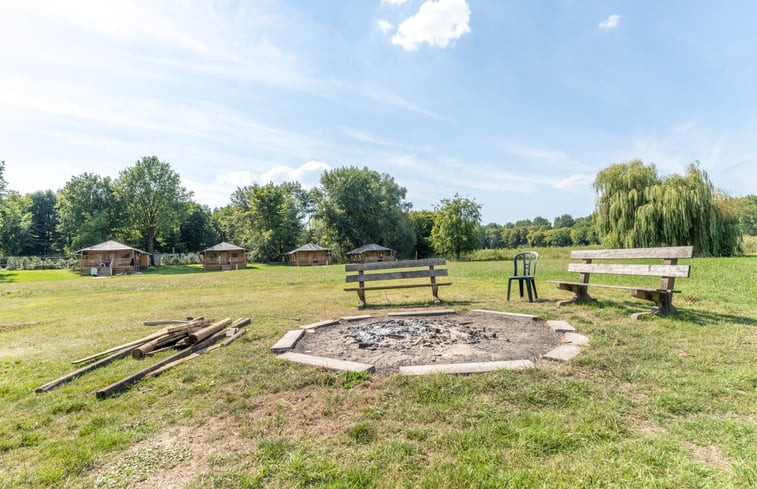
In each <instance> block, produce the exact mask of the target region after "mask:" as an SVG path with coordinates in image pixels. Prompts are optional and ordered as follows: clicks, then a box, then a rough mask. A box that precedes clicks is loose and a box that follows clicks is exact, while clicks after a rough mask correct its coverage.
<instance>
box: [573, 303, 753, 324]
mask: <svg viewBox="0 0 757 489" xmlns="http://www.w3.org/2000/svg"><path fill="white" fill-rule="evenodd" d="M565 307H582V308H589V309H614V310H616V311H617V312H618V314H621V315H626V316H630V315H631V314H634V313H637V312H648V311H651V310H652V303H651V302H650V303H649V306H646V305H645V304H643V303H637V302H630V301H623V302H616V301H603V300H597V301H596V302H576V303H573V304H568V305H566V306H565ZM675 307H676V309H677V310H678V312H676V313H674V314H668V315H664V316H656V315H650V316H645V317H644V320H647V321H648V320H653V319H654V318H656V317H664V318H666V319H670V320H672V321H676V322H681V323H691V324H696V325H698V326H714V325H717V324H721V323H735V324H740V325H744V326H757V319H755V318H752V317H745V316H736V315H733V314H719V313H716V312H710V311H701V310H697V311H695V310H691V309H684V308H681V307H679V306H678V305H676V306H675Z"/></svg>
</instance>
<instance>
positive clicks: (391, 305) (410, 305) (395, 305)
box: [362, 301, 476, 311]
mask: <svg viewBox="0 0 757 489" xmlns="http://www.w3.org/2000/svg"><path fill="white" fill-rule="evenodd" d="M472 304H476V302H472V301H442V302H441V303H440V304H434V302H433V301H412V302H378V303H373V304H366V305H365V307H364V308H363V309H362V310H363V311H367V310H371V309H419V308H427V309H440V308H448V307H455V306H470V305H472Z"/></svg>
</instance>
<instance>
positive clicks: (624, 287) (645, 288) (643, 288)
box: [547, 280, 681, 294]
mask: <svg viewBox="0 0 757 489" xmlns="http://www.w3.org/2000/svg"><path fill="white" fill-rule="evenodd" d="M547 283H550V284H557V286H558V287H560V285H563V284H564V285H584V286H586V287H603V288H605V289H623V290H647V291H649V292H670V293H675V294H678V293H680V292H681V291H680V290H669V289H654V288H651V287H628V286H625V285H605V284H592V283H586V284H585V283H582V282H565V281H558V280H547Z"/></svg>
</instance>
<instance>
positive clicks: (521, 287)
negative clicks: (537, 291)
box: [518, 278, 523, 297]
mask: <svg viewBox="0 0 757 489" xmlns="http://www.w3.org/2000/svg"><path fill="white" fill-rule="evenodd" d="M518 287H519V288H520V296H521V297H523V279H522V278H519V279H518Z"/></svg>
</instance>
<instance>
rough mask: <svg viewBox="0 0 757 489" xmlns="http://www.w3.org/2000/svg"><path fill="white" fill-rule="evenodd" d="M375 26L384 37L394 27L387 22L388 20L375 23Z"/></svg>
mask: <svg viewBox="0 0 757 489" xmlns="http://www.w3.org/2000/svg"><path fill="white" fill-rule="evenodd" d="M376 24H377V25H378V28H379V30H380V31H381V32H382V33H383V34H384V35H386V33H387V32H389V31H391V30H392V28H393V27H394V25H393V24H392V23H391V22H389V21H388V20H384V19H381V20H378V21H376Z"/></svg>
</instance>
